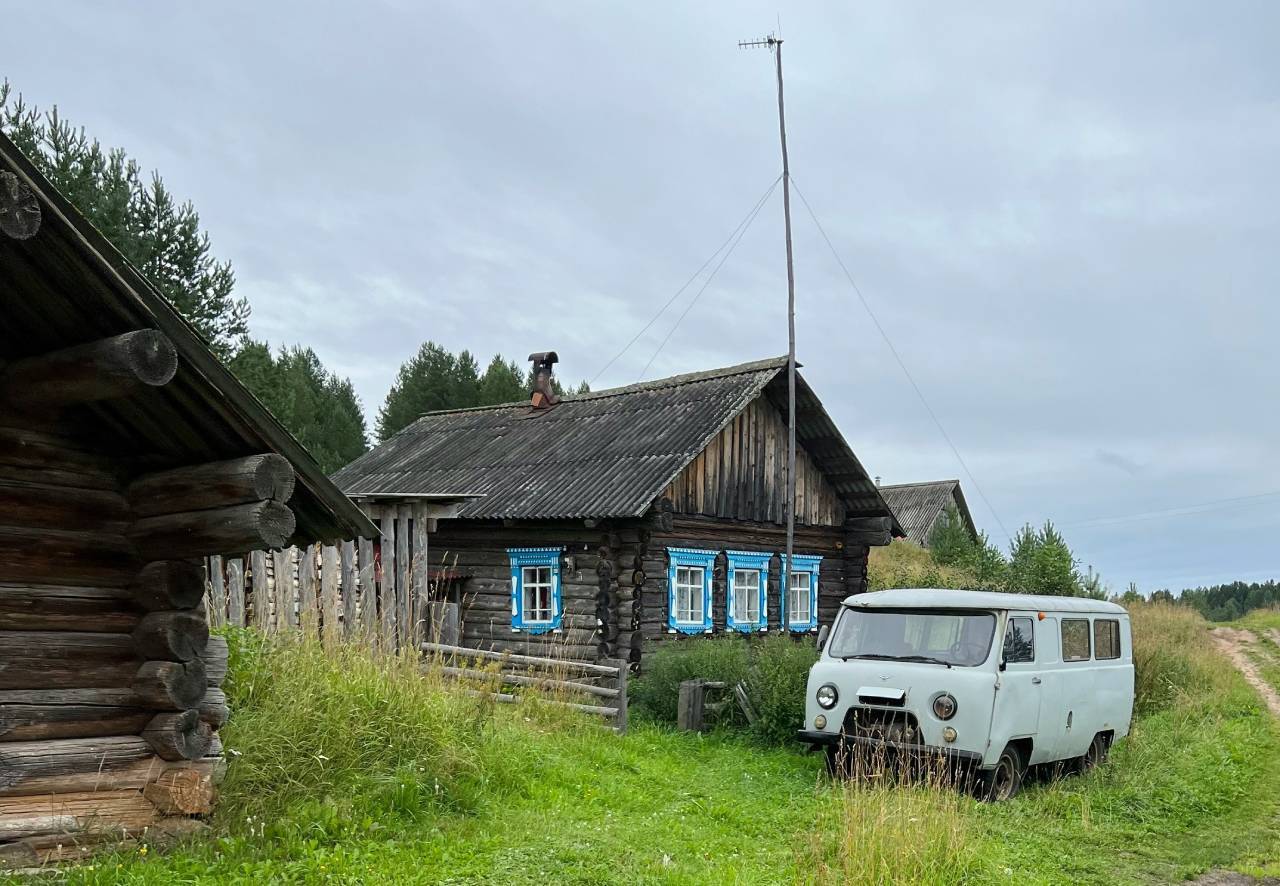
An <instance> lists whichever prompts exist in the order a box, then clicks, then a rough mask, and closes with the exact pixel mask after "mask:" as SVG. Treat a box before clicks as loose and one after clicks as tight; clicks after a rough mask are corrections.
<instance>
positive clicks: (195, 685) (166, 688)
mask: <svg viewBox="0 0 1280 886" xmlns="http://www.w3.org/2000/svg"><path fill="white" fill-rule="evenodd" d="M208 680H209V678H208V675H207V673H206V672H205V666H204V662H203V661H201V660H200V659H196V660H195V661H147V662H143V663H142V667H140V668H138V672H137V674H136V675H135V676H134V679H133V685H132V689H133V691H134V693H135V694H137V696H138V697H139V698H140V699H141V700H142V703H143V704H145V705H146V706H147V707H149V708H151V709H152V710H160V711H185V710H187V709H188V708H194V707H196V705H198V704H200V700H201V699H202V698H204V696H205V691H206V690H207V689H208ZM157 753H158V752H157ZM165 759H170V758H168V757H166V758H165Z"/></svg>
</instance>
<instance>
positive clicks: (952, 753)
mask: <svg viewBox="0 0 1280 886" xmlns="http://www.w3.org/2000/svg"><path fill="white" fill-rule="evenodd" d="M798 738H799V739H800V741H803V742H807V743H808V744H809V749H810V750H815V751H816V750H817V749H818V748H820V747H827V746H830V745H835V744H839V743H840V742H844V744H845V745H846V746H847V747H852V746H854V745H857V746H858V747H863V748H867V749H868V750H872V751H875V750H880V751H893V752H895V753H899V754H909V755H914V756H919V757H939V758H941V759H944V760H947V761H948V762H951V763H963V764H965V765H975V764H976V765H981V764H982V754H980V753H978V752H977V751H966V750H963V749H961V748H949V747H938V746H937V745H928V744H907V743H906V742H901V741H885V740H883V739H879V738H872V737H870V736H866V735H845V734H843V733H840V732H818V731H816V730H812V729H801V730H799V734H798Z"/></svg>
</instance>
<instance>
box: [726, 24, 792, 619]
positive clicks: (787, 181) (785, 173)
mask: <svg viewBox="0 0 1280 886" xmlns="http://www.w3.org/2000/svg"><path fill="white" fill-rule="evenodd" d="M738 47H739V48H741V49H754V48H758V47H766V48H768V49H769V50H770V51H771V52H772V53H773V57H774V61H775V63H776V68H777V71H778V134H779V135H780V136H781V138H782V215H783V220H784V222H785V225H786V237H787V556H786V559H785V560H784V561H783V563H782V588H781V594H780V595H779V596H780V597H781V600H780V601H779V604H780V605H779V609H780V611H781V612H782V613H783V615H782V620H783V628H784V629H785V628H786V623H787V621H788V620H789V619H790V614H789V613H787V611H786V610H787V607H786V601H787V599H788V598H789V597H790V595H791V564H792V554H793V553H794V552H793V548H794V547H795V536H796V271H795V264H794V263H793V260H792V253H791V166H790V164H789V163H788V162H787V116H786V112H785V109H784V105H783V100H782V38H781V37H775V36H773V35H772V34H770V35H769V36H768V37H763V38H761V39H759V40H741V41H739V42H738Z"/></svg>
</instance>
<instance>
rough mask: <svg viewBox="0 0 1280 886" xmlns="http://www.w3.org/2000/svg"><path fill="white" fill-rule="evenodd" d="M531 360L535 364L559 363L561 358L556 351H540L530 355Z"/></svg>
mask: <svg viewBox="0 0 1280 886" xmlns="http://www.w3.org/2000/svg"><path fill="white" fill-rule="evenodd" d="M529 359H530V360H532V361H533V362H534V363H559V362H560V357H559V355H558V354H556V352H555V351H538V352H537V353H534V354H530V355H529Z"/></svg>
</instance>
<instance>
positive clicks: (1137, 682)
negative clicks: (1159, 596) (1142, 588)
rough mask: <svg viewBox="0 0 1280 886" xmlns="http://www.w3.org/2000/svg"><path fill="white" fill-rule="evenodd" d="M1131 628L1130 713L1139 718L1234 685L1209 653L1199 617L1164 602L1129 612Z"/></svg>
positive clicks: (1133, 607) (1218, 658)
mask: <svg viewBox="0 0 1280 886" xmlns="http://www.w3.org/2000/svg"><path fill="white" fill-rule="evenodd" d="M1129 615H1130V618H1131V622H1132V628H1133V670H1134V694H1135V699H1136V700H1135V708H1136V710H1137V713H1138V714H1139V715H1143V714H1149V713H1154V712H1156V711H1160V710H1164V709H1166V708H1170V707H1174V706H1175V705H1177V704H1178V703H1179V701H1190V700H1191V696H1203V695H1204V694H1205V693H1209V692H1215V691H1216V692H1219V693H1220V692H1225V691H1228V690H1229V689H1230V688H1231V687H1232V686H1233V685H1235V684H1236V683H1237V682H1238V681H1236V680H1235V678H1234V675H1233V673H1232V671H1231V666H1230V664H1229V663H1227V662H1225V661H1224V660H1223V659H1222V656H1221V655H1220V654H1219V653H1218V652H1217V651H1216V650H1214V648H1213V645H1212V644H1211V643H1210V642H1209V638H1208V635H1207V633H1206V631H1207V628H1208V625H1207V623H1206V622H1205V620H1204V618H1203V617H1202V616H1201V615H1200V613H1198V612H1196V611H1195V610H1194V609H1191V608H1190V607H1187V606H1175V605H1172V604H1169V603H1136V604H1133V605H1131V606H1130V607H1129Z"/></svg>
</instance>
